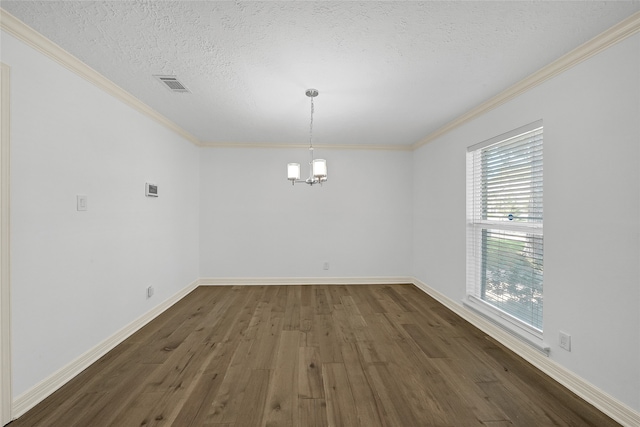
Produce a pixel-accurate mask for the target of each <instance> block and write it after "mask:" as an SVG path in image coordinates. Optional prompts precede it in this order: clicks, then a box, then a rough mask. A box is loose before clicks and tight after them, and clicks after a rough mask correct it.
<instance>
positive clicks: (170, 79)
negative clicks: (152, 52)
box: [153, 76, 191, 92]
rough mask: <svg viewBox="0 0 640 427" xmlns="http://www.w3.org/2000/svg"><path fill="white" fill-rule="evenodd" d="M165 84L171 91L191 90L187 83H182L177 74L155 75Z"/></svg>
mask: <svg viewBox="0 0 640 427" xmlns="http://www.w3.org/2000/svg"><path fill="white" fill-rule="evenodd" d="M153 77H155V78H156V79H158V81H159V82H160V83H162V84H164V85H165V86H166V87H167V88H169V90H170V91H171V92H191V91H190V90H189V89H187V88H186V86H185V85H183V84H182V83H180V81H179V80H178V78H177V77H176V76H153Z"/></svg>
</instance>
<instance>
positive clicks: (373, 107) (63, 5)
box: [1, 0, 640, 145]
mask: <svg viewBox="0 0 640 427" xmlns="http://www.w3.org/2000/svg"><path fill="white" fill-rule="evenodd" d="M1 6H2V8H4V9H5V10H7V11H8V12H9V13H11V14H13V15H14V16H16V17H17V18H19V19H20V20H22V21H24V22H25V23H26V24H27V25H29V26H31V27H32V28H34V29H35V30H37V31H38V32H40V33H41V34H43V35H44V36H46V37H47V38H49V39H50V40H52V41H54V42H56V43H57V44H59V45H60V46H61V47H63V48H64V49H66V50H67V51H69V52H70V53H72V54H73V55H75V56H76V57H78V58H79V59H80V60H82V61H83V62H85V63H86V64H88V65H89V66H91V67H92V68H94V69H95V70H97V71H98V72H100V73H102V74H103V75H104V76H106V77H107V78H109V79H110V80H112V81H113V82H114V83H116V84H117V85H119V86H120V87H122V88H123V89H125V90H127V91H129V92H130V93H131V94H133V95H134V96H136V97H137V98H139V99H140V100H142V101H143V102H145V103H146V104H148V105H149V106H151V107H152V108H154V109H155V110H157V111H158V112H160V113H161V114H163V115H164V116H166V117H168V118H169V119H170V120H172V121H174V122H175V123H177V124H178V125H179V126H181V127H183V128H184V129H185V130H187V131H188V132H190V133H192V134H193V135H195V136H196V137H197V138H198V139H200V140H201V141H202V142H205V143H208V142H212V143H258V144H260V143H278V144H305V143H307V142H308V131H309V108H310V106H309V99H308V98H307V97H306V96H305V94H304V92H305V89H307V88H309V87H314V88H317V89H318V90H319V91H320V95H319V96H318V98H316V100H315V115H314V143H317V144H367V145H371V144H375V145H410V144H413V143H415V142H417V141H419V140H420V139H422V138H424V137H426V136H427V135H429V134H430V133H431V132H433V131H435V130H437V129H438V128H439V127H441V126H443V125H445V124H447V123H448V122H450V121H451V120H453V119H455V118H457V117H458V116H460V115H462V114H463V113H465V112H466V111H468V110H470V109H471V108H473V107H475V106H477V105H478V104H480V103H482V102H483V101H486V100H487V99H489V98H491V97H493V96H494V95H497V94H498V93H500V92H501V91H503V90H504V89H506V88H508V87H509V86H511V85H513V84H515V83H517V82H518V81H520V80H522V79H523V78H524V77H526V76H528V75H530V74H532V73H533V72H535V71H537V70H538V69H540V68H542V67H544V66H545V65H547V64H549V63H550V62H552V61H554V60H555V59H557V58H559V57H561V56H562V55H564V54H565V53H567V52H569V51H571V50H572V49H574V48H576V47H577V46H579V45H580V44H582V43H584V42H586V41H588V40H589V39H591V38H593V37H594V36H596V35H598V34H600V33H601V32H603V31H604V30H606V29H608V28H609V27H611V26H613V25H614V24H616V23H618V22H619V21H621V20H623V19H624V18H626V17H628V16H630V15H631V14H632V13H634V12H636V11H638V10H640V2H638V1H612V2H593V1H577V2H563V1H533V2H521V1H495V2H494V1H475V2H461V1H423V2H406V1H395V2H373V1H369V2H333V1H308V2H279V1H265V2H240V1H238V2H218V1H215V2H214V1H4V0H3V1H2V2H1ZM155 74H164V75H177V76H178V78H179V79H180V81H181V82H182V83H183V84H184V85H185V86H187V87H188V88H189V89H190V90H191V92H192V93H186V94H185V93H172V92H170V91H169V90H168V89H166V88H165V87H163V86H162V85H161V84H160V83H159V82H158V81H157V80H156V79H154V78H153V77H152V76H153V75H155Z"/></svg>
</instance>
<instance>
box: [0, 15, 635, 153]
mask: <svg viewBox="0 0 640 427" xmlns="http://www.w3.org/2000/svg"><path fill="white" fill-rule="evenodd" d="M0 28H1V29H2V30H4V31H6V32H7V33H9V34H11V35H13V36H14V37H16V38H18V39H19V40H21V41H23V42H25V43H26V44H28V45H29V46H31V47H33V48H34V49H36V50H38V51H39V52H41V53H43V54H45V55H46V56H48V57H50V58H51V59H53V60H54V61H56V62H58V63H59V64H61V65H62V66H64V67H66V68H67V69H69V70H71V71H73V72H74V73H76V74H78V75H79V76H81V77H83V78H85V79H86V80H88V81H90V82H91V83H93V84H95V85H96V86H98V87H99V88H101V89H103V90H104V91H106V92H108V93H110V94H111V95H113V96H115V97H116V98H118V99H120V100H121V101H122V102H124V103H126V104H128V105H129V106H131V107H132V108H134V109H136V110H138V111H140V112H141V113H143V114H145V115H146V116H148V117H150V118H151V119H153V120H155V121H156V122H158V123H160V124H161V125H163V126H165V127H166V128H168V129H170V130H171V131H173V132H175V133H177V134H179V135H180V136H182V137H183V138H185V139H187V140H188V141H190V142H192V143H193V144H195V145H197V146H200V147H211V148H306V147H307V146H306V145H301V144H283V143H274V144H269V143H267V144H260V143H242V142H237V143H236V142H202V141H200V140H199V139H198V138H196V137H195V136H194V135H192V134H191V133H189V132H187V131H186V130H184V129H183V128H181V127H180V126H178V125H177V124H176V123H174V122H172V121H171V120H169V119H167V118H166V117H164V116H163V115H161V114H160V113H158V112H157V111H155V110H154V109H152V108H151V107H149V106H148V105H146V104H145V103H143V102H142V101H140V100H139V99H138V98H136V97H135V96H133V95H131V94H130V93H129V92H127V91H125V90H124V89H122V88H121V87H119V86H117V85H116V84H115V83H113V82H112V81H110V80H109V79H107V78H106V77H104V76H103V75H102V74H100V73H98V72H97V71H95V70H94V69H92V68H91V67H89V66H88V65H86V64H85V63H83V62H82V61H80V60H79V59H78V58H76V57H75V56H73V55H71V54H70V53H68V52H67V51H65V50H64V49H62V48H61V47H60V46H58V45H57V44H55V43H54V42H52V41H51V40H49V39H47V38H46V37H44V36H43V35H41V34H40V33H38V32H36V31H35V30H33V29H32V28H30V27H29V26H28V25H26V24H25V23H23V22H22V21H20V20H19V19H17V18H16V17H14V16H13V15H11V14H10V13H8V12H7V11H5V10H4V9H2V8H0ZM638 31H640V12H636V13H634V14H633V15H631V16H630V17H629V18H627V19H625V20H623V21H621V22H620V23H618V24H616V25H614V26H613V27H611V28H610V29H608V30H606V31H605V32H603V33H601V34H599V35H597V36H596V37H594V38H593V39H591V40H589V41H587V42H586V43H584V44H582V45H580V46H579V47H577V48H576V49H574V50H572V51H571V52H569V53H567V54H566V55H564V56H562V57H560V58H559V59H557V60H556V61H554V62H552V63H551V64H549V65H547V66H545V67H544V68H542V69H540V70H538V71H537V72H535V73H533V74H531V75H530V76H528V77H526V78H525V79H523V80H521V81H520V82H518V83H516V84H515V85H513V86H511V87H510V88H508V89H506V90H505V91H503V92H501V93H499V94H498V95H496V96H494V97H493V98H491V99H489V100H488V101H485V102H483V103H482V104H480V105H478V106H477V107H475V108H473V109H471V110H469V111H467V112H466V113H465V114H463V115H462V116H460V117H458V118H457V119H455V120H453V121H451V122H449V123H448V124H446V125H444V126H443V127H441V128H439V129H437V130H436V131H434V132H432V133H430V134H429V135H427V136H426V137H424V138H422V139H421V140H420V141H418V142H416V143H414V144H411V145H339V144H338V145H330V144H327V145H316V147H317V148H323V149H341V150H387V151H413V150H416V149H418V148H420V147H422V146H423V145H425V144H428V143H429V142H432V141H434V140H435V139H437V138H439V137H441V136H443V135H445V134H447V133H449V132H450V131H452V130H453V129H455V128H457V127H459V126H462V125H463V124H465V123H467V122H470V121H471V120H473V119H475V118H477V117H479V116H481V115H483V114H485V113H487V112H489V111H491V110H493V109H494V108H497V107H499V106H500V105H502V104H504V103H506V102H508V101H510V100H512V99H514V98H516V97H518V96H520V95H522V94H523V93H525V92H527V91H528V90H530V89H532V88H534V87H536V86H538V85H540V84H541V83H544V82H545V81H547V80H549V79H551V78H553V77H555V76H557V75H558V74H561V73H563V72H564V71H566V70H568V69H569V68H572V67H574V66H575V65H577V64H579V63H581V62H583V61H585V60H587V59H589V58H591V57H592V56H594V55H596V54H598V53H600V52H601V51H603V50H605V49H607V48H609V47H611V46H612V45H614V44H616V43H618V42H620V41H622V40H624V39H626V38H628V37H630V36H632V35H634V34H636V33H637V32H638Z"/></svg>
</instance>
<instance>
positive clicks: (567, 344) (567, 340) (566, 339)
mask: <svg viewBox="0 0 640 427" xmlns="http://www.w3.org/2000/svg"><path fill="white" fill-rule="evenodd" d="M560 347H561V348H564V349H565V350H567V351H571V335H569V334H567V333H566V332H562V331H560Z"/></svg>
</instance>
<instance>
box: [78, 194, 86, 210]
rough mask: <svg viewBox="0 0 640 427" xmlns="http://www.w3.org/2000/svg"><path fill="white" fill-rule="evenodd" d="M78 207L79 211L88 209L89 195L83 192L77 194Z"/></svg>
mask: <svg viewBox="0 0 640 427" xmlns="http://www.w3.org/2000/svg"><path fill="white" fill-rule="evenodd" d="M76 208H77V209H78V211H86V210H87V196H84V195H81V194H79V195H77V196H76Z"/></svg>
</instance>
